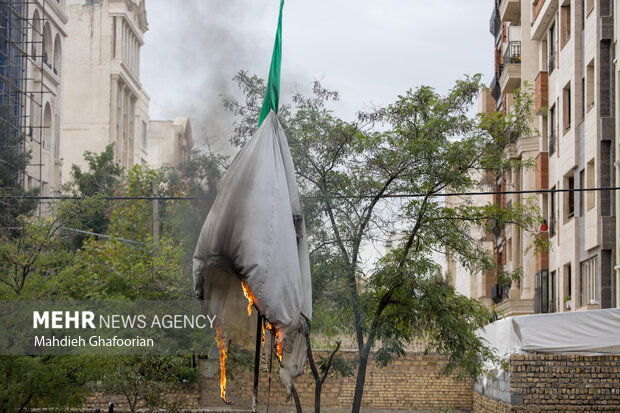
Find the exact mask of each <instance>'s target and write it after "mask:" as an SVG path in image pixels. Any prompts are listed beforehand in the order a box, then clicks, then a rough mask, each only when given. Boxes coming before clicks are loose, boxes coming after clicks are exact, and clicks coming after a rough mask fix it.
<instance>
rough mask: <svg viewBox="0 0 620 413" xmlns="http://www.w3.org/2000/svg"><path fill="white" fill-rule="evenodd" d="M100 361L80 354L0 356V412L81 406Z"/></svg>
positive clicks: (96, 374) (9, 412)
mask: <svg viewBox="0 0 620 413" xmlns="http://www.w3.org/2000/svg"><path fill="white" fill-rule="evenodd" d="M101 368H102V364H101V362H100V361H99V360H97V359H96V358H93V357H82V356H79V357H78V356H37V357H31V356H0V412H1V413H13V412H18V411H23V409H24V408H25V407H28V408H32V407H46V408H58V409H62V408H66V407H81V406H82V404H83V403H84V401H85V397H86V396H87V395H88V393H89V389H88V388H87V387H85V386H84V383H86V382H87V381H91V380H93V379H95V378H96V377H97V376H98V375H99V374H100V373H101Z"/></svg>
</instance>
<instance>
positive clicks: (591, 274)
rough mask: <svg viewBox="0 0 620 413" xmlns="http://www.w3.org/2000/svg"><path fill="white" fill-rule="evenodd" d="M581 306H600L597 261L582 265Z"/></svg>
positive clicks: (594, 259)
mask: <svg viewBox="0 0 620 413" xmlns="http://www.w3.org/2000/svg"><path fill="white" fill-rule="evenodd" d="M580 301H581V305H582V306H583V305H588V304H598V302H599V301H598V277H597V259H596V257H592V258H590V259H589V260H586V261H584V262H582V263H581V300H580Z"/></svg>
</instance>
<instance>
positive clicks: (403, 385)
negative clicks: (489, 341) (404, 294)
mask: <svg viewBox="0 0 620 413" xmlns="http://www.w3.org/2000/svg"><path fill="white" fill-rule="evenodd" d="M324 355H327V353H326V354H324ZM343 355H344V357H347V358H348V359H353V357H354V356H355V354H354V353H351V352H346V353H343ZM315 358H317V359H318V357H316V356H315ZM205 363H208V362H205ZM444 364H445V358H443V357H441V356H438V355H424V354H423V353H409V354H407V356H405V357H403V358H401V359H398V360H396V361H394V362H393V363H391V364H390V365H389V366H388V367H386V368H381V367H378V366H376V365H375V362H374V360H372V359H371V360H370V362H369V363H368V371H367V375H366V386H365V390H364V398H363V399H362V408H363V409H368V410H408V411H411V410H432V411H436V410H440V409H443V410H451V411H463V410H464V411H471V408H472V397H473V394H472V382H471V381H469V380H467V381H461V380H458V379H456V378H455V377H444V376H441V375H439V371H440V369H441V368H442V367H443V365H444ZM206 370H210V371H211V374H212V377H207V376H206V375H204V374H201V379H200V406H201V407H202V408H213V409H217V408H221V407H223V406H224V404H223V402H222V401H221V400H220V398H219V370H217V369H215V368H209V369H205V368H204V366H203V372H204V371H206ZM252 377H253V376H252V373H251V372H246V373H243V374H236V375H235V377H233V380H231V381H229V385H228V389H227V398H228V400H229V401H230V402H232V403H234V408H236V409H247V408H249V407H250V406H251V400H252V399H251V394H252ZM295 387H296V389H297V392H298V393H299V397H300V400H301V403H302V406H303V407H304V411H305V410H306V409H308V410H311V409H312V408H313V406H314V381H313V379H312V376H311V373H310V372H309V371H308V369H307V368H306V372H305V373H304V375H303V376H301V377H299V378H297V379H296V385H295ZM267 389H268V378H267V372H266V370H264V371H262V372H261V380H260V383H259V407H260V408H262V409H264V407H265V405H266V402H267V397H268V391H267ZM354 389H355V377H350V378H347V379H343V378H330V379H328V380H327V381H326V382H325V384H324V385H323V392H322V396H321V402H322V403H321V405H322V406H323V408H324V409H329V410H330V411H338V410H342V411H350V410H351V404H352V401H353V392H354ZM294 407H295V406H294V404H293V401H292V400H291V401H289V402H288V403H287V402H286V393H285V391H284V389H283V388H282V386H281V385H280V381H279V378H278V377H277V374H276V375H275V376H274V377H273V379H272V383H271V396H270V411H272V410H273V411H274V412H277V411H294ZM325 411H328V410H325Z"/></svg>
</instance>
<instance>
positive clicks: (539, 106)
mask: <svg viewBox="0 0 620 413" xmlns="http://www.w3.org/2000/svg"><path fill="white" fill-rule="evenodd" d="M534 91H535V99H536V103H535V109H536V114H538V115H542V114H543V113H544V111H545V108H546V107H547V105H548V104H549V74H548V73H547V72H545V71H541V72H539V73H538V76H536V80H535V85H534Z"/></svg>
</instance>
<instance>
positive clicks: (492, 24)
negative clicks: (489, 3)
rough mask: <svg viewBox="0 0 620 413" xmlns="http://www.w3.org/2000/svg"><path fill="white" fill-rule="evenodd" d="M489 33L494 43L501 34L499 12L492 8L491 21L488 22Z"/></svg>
mask: <svg viewBox="0 0 620 413" xmlns="http://www.w3.org/2000/svg"><path fill="white" fill-rule="evenodd" d="M489 31H490V32H491V34H492V35H493V37H495V43H497V40H498V38H499V37H500V34H501V32H502V21H501V20H500V18H499V10H498V9H497V7H493V13H491V20H490V21H489Z"/></svg>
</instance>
